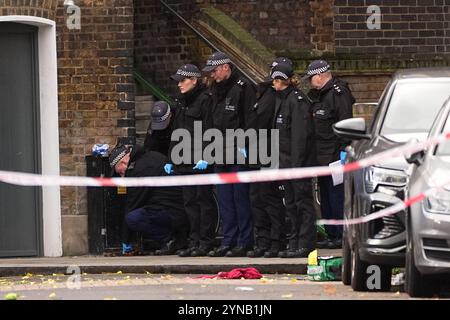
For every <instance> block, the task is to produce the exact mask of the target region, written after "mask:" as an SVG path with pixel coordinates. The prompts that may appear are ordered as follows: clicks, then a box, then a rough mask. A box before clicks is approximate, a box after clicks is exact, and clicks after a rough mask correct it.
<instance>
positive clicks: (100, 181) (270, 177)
mask: <svg viewBox="0 0 450 320" xmlns="http://www.w3.org/2000/svg"><path fill="white" fill-rule="evenodd" d="M447 139H450V132H447V133H444V134H441V135H439V136H437V137H433V138H429V139H428V140H425V141H421V142H414V143H407V144H405V145H403V146H400V147H397V148H394V149H391V150H386V151H383V152H380V153H378V154H376V155H373V156H371V157H369V158H365V159H362V160H359V161H355V162H351V163H348V164H345V165H343V166H340V167H327V166H323V167H307V168H289V169H268V170H255V171H244V172H235V173H212V174H200V175H185V176H183V175H182V176H163V177H139V178H101V177H99V178H97V177H76V176H55V175H39V174H33V173H22V172H13V171H1V170H0V181H1V182H5V183H9V184H15V185H22V186H87V187H114V186H123V187H142V186H153V187H156V186H165V187H169V186H183V185H214V184H228V183H250V182H264V181H277V180H292V179H302V178H312V177H318V176H327V175H331V174H332V173H342V172H350V171H355V170H359V169H362V168H365V167H368V166H371V165H376V164H379V163H382V162H383V161H386V159H391V158H395V157H404V156H407V155H411V154H413V153H415V152H418V151H420V150H424V149H427V148H429V147H431V146H434V145H437V144H439V143H441V142H444V141H445V140H447ZM441 187H442V186H441ZM434 189H435V188H433V189H430V190H434ZM428 191H429V190H427V191H426V192H428ZM426 192H425V193H426ZM425 193H423V194H422V195H419V196H416V197H414V198H412V199H409V200H407V201H404V202H403V203H402V204H397V205H394V206H392V207H389V208H386V209H384V210H381V211H378V212H377V213H376V214H377V215H378V216H377V217H374V218H372V216H373V214H372V215H370V216H365V217H363V218H360V219H357V221H358V222H355V223H361V222H366V221H369V220H367V219H377V218H379V216H380V215H389V214H393V213H395V212H398V211H400V210H403V209H404V208H405V207H404V206H408V205H411V204H412V203H413V202H411V201H413V200H414V202H417V201H420V200H422V199H423V198H424V197H425ZM419 198H420V199H419ZM392 210H396V211H394V212H392ZM318 223H320V224H351V223H353V221H352V220H346V221H335V220H331V221H328V220H319V221H318Z"/></svg>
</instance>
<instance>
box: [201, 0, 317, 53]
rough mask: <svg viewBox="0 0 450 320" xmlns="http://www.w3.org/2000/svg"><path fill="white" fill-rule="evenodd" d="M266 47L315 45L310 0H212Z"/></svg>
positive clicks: (289, 48)
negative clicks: (312, 39)
mask: <svg viewBox="0 0 450 320" xmlns="http://www.w3.org/2000/svg"><path fill="white" fill-rule="evenodd" d="M207 2H209V3H210V4H211V5H212V6H214V7H216V8H217V9H219V10H222V11H223V12H225V13H227V14H228V15H229V16H230V17H232V18H233V19H234V20H235V21H236V22H237V23H239V24H240V25H241V26H242V27H243V28H244V29H246V30H247V31H248V32H250V33H251V34H252V35H253V36H254V37H255V38H256V39H257V40H258V41H260V42H261V43H262V44H264V45H265V46H266V47H268V48H270V49H272V50H274V51H277V52H283V51H292V52H304V51H309V50H310V48H311V45H310V38H311V34H312V33H313V27H312V26H311V24H310V21H311V18H312V16H313V13H312V12H311V7H310V5H309V2H310V1H308V0H287V1H276V0H265V1H252V0H246V1H245V0H244V1H243V0H210V1H207Z"/></svg>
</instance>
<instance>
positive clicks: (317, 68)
mask: <svg viewBox="0 0 450 320" xmlns="http://www.w3.org/2000/svg"><path fill="white" fill-rule="evenodd" d="M328 70H330V65H329V64H328V62H326V61H324V60H315V61H313V62H311V63H310V64H309V66H308V69H307V71H306V75H305V76H304V77H303V78H311V77H312V76H314V75H316V74H320V73H324V72H327V71H328Z"/></svg>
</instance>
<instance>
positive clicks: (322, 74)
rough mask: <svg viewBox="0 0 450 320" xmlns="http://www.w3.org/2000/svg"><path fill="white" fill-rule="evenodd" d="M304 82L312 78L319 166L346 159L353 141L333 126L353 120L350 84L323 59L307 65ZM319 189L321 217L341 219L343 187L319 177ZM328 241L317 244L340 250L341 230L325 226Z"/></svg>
mask: <svg viewBox="0 0 450 320" xmlns="http://www.w3.org/2000/svg"><path fill="white" fill-rule="evenodd" d="M304 79H309V81H310V83H311V86H312V89H311V90H310V92H309V93H308V96H309V97H310V98H311V100H312V102H313V118H314V125H315V140H316V143H317V159H318V163H319V165H322V166H328V165H329V164H330V163H332V162H335V161H338V160H340V159H341V160H343V159H344V158H345V147H346V146H347V145H349V144H350V143H351V141H348V140H344V139H341V138H339V137H337V136H336V135H335V134H334V132H333V129H332V125H333V124H334V123H336V122H338V121H340V120H344V119H348V118H351V117H353V111H352V105H353V103H354V102H355V98H354V97H353V95H352V93H351V91H350V89H349V87H348V84H347V83H346V82H345V81H343V80H341V79H339V78H336V77H334V76H333V75H332V74H331V72H330V65H329V64H328V63H327V62H326V61H324V60H316V61H313V62H311V64H310V65H309V66H308V69H307V74H306V75H305V76H304ZM318 183H319V188H320V205H321V208H320V209H321V214H322V218H324V219H342V218H343V212H344V185H343V184H339V185H336V186H334V185H333V180H332V177H331V176H326V177H319V178H318ZM325 230H326V232H327V235H328V237H329V238H328V239H325V241H324V242H320V243H318V246H319V247H327V248H339V247H341V246H342V227H340V226H328V225H327V226H325Z"/></svg>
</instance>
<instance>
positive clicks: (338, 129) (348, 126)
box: [333, 118, 372, 140]
mask: <svg viewBox="0 0 450 320" xmlns="http://www.w3.org/2000/svg"><path fill="white" fill-rule="evenodd" d="M366 128H367V127H366V121H365V120H364V118H350V119H345V120H341V121H339V122H337V123H335V124H334V125H333V131H334V133H335V134H336V135H337V136H339V137H341V138H345V139H350V140H361V139H367V140H370V139H371V138H372V136H371V135H370V134H368V133H367V132H366V130H367V129H366Z"/></svg>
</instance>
